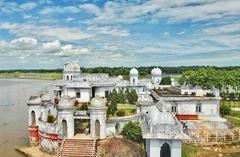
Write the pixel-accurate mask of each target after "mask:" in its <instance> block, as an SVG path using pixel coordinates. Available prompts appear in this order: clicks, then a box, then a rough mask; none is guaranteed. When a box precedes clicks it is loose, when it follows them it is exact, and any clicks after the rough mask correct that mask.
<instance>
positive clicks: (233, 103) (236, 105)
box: [221, 100, 240, 107]
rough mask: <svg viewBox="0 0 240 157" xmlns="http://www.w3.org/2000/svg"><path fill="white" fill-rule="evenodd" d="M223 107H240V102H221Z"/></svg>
mask: <svg viewBox="0 0 240 157" xmlns="http://www.w3.org/2000/svg"><path fill="white" fill-rule="evenodd" d="M221 105H227V106H230V107H240V101H230V100H221Z"/></svg>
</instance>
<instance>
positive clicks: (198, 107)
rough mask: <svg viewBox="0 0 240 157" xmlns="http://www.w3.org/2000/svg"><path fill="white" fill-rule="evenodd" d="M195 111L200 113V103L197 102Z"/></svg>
mask: <svg viewBox="0 0 240 157" xmlns="http://www.w3.org/2000/svg"><path fill="white" fill-rule="evenodd" d="M196 112H197V113H201V112H202V104H201V103H198V104H197V105H196Z"/></svg>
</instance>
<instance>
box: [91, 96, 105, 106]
mask: <svg viewBox="0 0 240 157" xmlns="http://www.w3.org/2000/svg"><path fill="white" fill-rule="evenodd" d="M91 107H94V108H100V107H106V100H105V99H103V98H101V97H99V96H96V97H94V98H93V99H92V100H91Z"/></svg>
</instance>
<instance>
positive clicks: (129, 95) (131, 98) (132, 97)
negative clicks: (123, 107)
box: [125, 89, 138, 104]
mask: <svg viewBox="0 0 240 157" xmlns="http://www.w3.org/2000/svg"><path fill="white" fill-rule="evenodd" d="M125 94H126V97H127V100H128V102H129V103H130V104H134V103H135V102H137V100H138V95H137V92H136V90H134V89H132V90H131V91H130V92H129V90H126V92H125Z"/></svg>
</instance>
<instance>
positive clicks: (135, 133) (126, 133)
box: [121, 121, 142, 142]
mask: <svg viewBox="0 0 240 157" xmlns="http://www.w3.org/2000/svg"><path fill="white" fill-rule="evenodd" d="M121 135H123V137H124V138H127V139H129V140H132V141H135V142H141V141H142V130H141V127H140V124H139V122H132V121H129V122H128V123H127V124H126V125H125V126H124V127H123V129H122V132H121Z"/></svg>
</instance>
